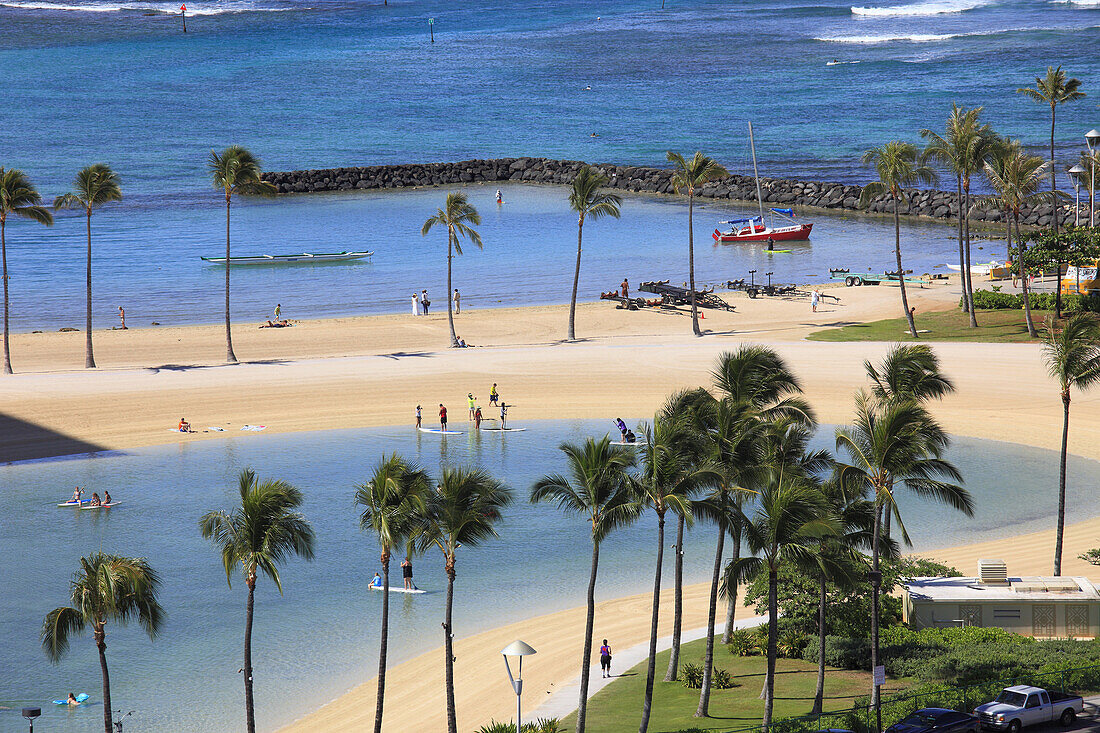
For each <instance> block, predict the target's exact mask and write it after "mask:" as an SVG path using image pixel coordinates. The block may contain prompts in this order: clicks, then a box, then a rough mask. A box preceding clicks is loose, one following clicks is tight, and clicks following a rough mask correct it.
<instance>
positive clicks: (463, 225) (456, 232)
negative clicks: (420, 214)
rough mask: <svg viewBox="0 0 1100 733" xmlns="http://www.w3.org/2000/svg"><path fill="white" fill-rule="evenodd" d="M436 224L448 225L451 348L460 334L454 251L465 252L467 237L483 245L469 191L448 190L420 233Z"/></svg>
mask: <svg viewBox="0 0 1100 733" xmlns="http://www.w3.org/2000/svg"><path fill="white" fill-rule="evenodd" d="M436 225H439V226H445V227H447V325H448V326H450V328H451V348H456V347H457V346H458V336H456V335H455V318H454V311H453V309H452V306H453V303H452V300H451V291H452V288H451V260H452V259H454V255H455V253H457V254H462V240H463V239H464V238H465V239H469V240H470V241H471V242H473V243H474V244H476V245H477V248H478V249H481V235H480V234H478V233H477V230H476V229H474V226H480V225H481V214H479V213H477V209H475V208H474V207H473V205H472V204H471V203H470V202H469V201H467V200H466V194H464V193H449V194H447V202H446V203H445V204H444V205H443V208H441V209H436V212H435V216H431V217H428V220H427V221H425V222H424V226H423V227H421V228H420V235H421V236H427V234H428V232H430V231H431V230H432V227H434V226H436ZM471 225H474V226H471Z"/></svg>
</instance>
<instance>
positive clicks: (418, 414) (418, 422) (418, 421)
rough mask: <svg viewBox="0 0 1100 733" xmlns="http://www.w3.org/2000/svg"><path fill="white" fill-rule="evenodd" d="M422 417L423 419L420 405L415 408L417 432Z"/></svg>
mask: <svg viewBox="0 0 1100 733" xmlns="http://www.w3.org/2000/svg"><path fill="white" fill-rule="evenodd" d="M422 417H423V415H422V414H421V413H420V405H417V406H416V429H417V430H419V429H420V426H421V423H420V420H421V418H422Z"/></svg>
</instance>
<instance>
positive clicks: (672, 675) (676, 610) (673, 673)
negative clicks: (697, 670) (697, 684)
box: [665, 516, 684, 682]
mask: <svg viewBox="0 0 1100 733" xmlns="http://www.w3.org/2000/svg"><path fill="white" fill-rule="evenodd" d="M675 549H676V565H675V567H676V571H675V581H674V585H675V587H674V588H673V591H672V653H671V654H670V655H669V657H668V671H667V672H665V682H675V681H676V677H677V672H679V671H680V636H681V632H682V627H683V623H684V518H683V516H679V517H677V518H676V547H675Z"/></svg>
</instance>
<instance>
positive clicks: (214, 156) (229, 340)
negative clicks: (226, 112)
mask: <svg viewBox="0 0 1100 733" xmlns="http://www.w3.org/2000/svg"><path fill="white" fill-rule="evenodd" d="M206 169H207V171H208V172H209V173H210V175H211V177H212V179H213V181H214V188H218V189H222V190H223V191H225V360H226V361H228V362H236V361H237V355H236V354H234V353H233V334H232V332H231V331H230V328H229V322H230V319H229V256H230V255H229V206H230V203H231V202H232V200H233V194H235V193H237V194H240V195H242V196H274V195H275V193H276V191H277V189H276V188H275V186H273V185H272V184H270V183H268V182H267V181H265V180H263V178H262V177H261V176H262V175H263V174H262V172H261V170H260V160H259V158H257V157H256V156H254V155H253V154H252V153H251V152H250V151H249V150H248V149H247V148H245V147H242V146H240V145H230V146H229V147H228V148H226V149H225V150H223V151H221V152H220V153H219V152H218V151H216V150H211V151H210V157H209V158H208V159H207V162H206Z"/></svg>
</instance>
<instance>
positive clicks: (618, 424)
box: [615, 417, 627, 443]
mask: <svg viewBox="0 0 1100 733" xmlns="http://www.w3.org/2000/svg"><path fill="white" fill-rule="evenodd" d="M615 427H617V428H618V429H619V434H620V435H621V436H622V441H623V442H624V443H625V442H626V432H627V430H626V423H625V422H623V419H622V418H621V417H617V418H615Z"/></svg>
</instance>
